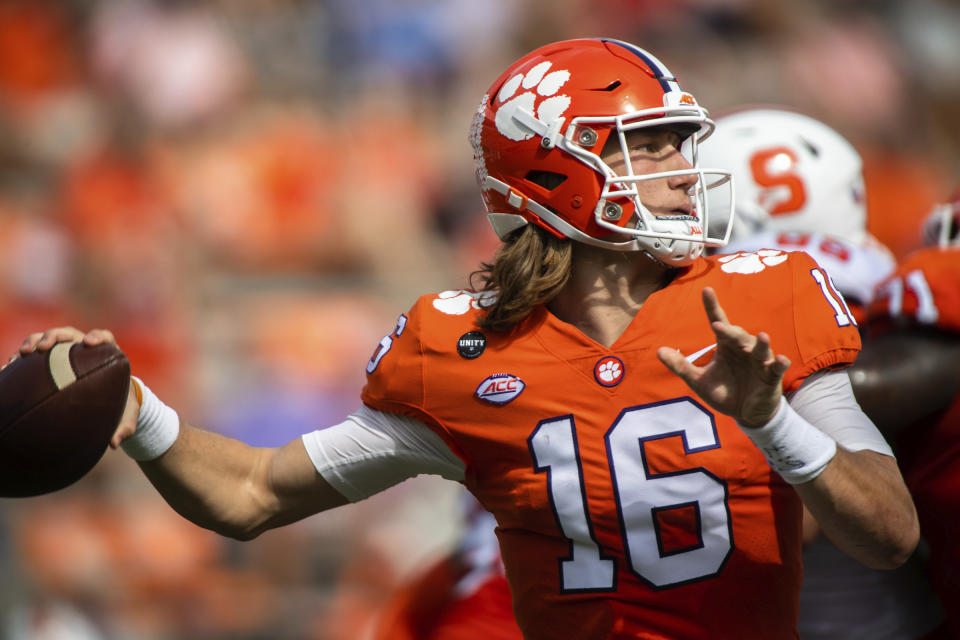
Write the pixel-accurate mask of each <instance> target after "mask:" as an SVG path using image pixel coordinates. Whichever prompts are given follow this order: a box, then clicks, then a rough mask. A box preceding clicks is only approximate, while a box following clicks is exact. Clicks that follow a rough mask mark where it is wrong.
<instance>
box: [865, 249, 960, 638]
mask: <svg viewBox="0 0 960 640" xmlns="http://www.w3.org/2000/svg"><path fill="white" fill-rule="evenodd" d="M868 320H869V321H870V322H871V325H872V326H873V325H876V326H878V327H881V328H882V327H884V326H886V325H888V324H890V323H891V321H894V320H899V321H904V320H905V321H907V322H908V323H910V324H912V325H914V326H920V327H923V326H927V327H931V328H936V329H939V330H941V331H944V332H950V333H960V248H957V247H953V248H947V249H939V248H929V249H922V250H920V251H918V252H916V253H914V254H911V255H910V256H908V257H907V259H906V260H904V262H903V263H902V264H901V265H900V267H899V268H898V269H897V271H896V272H895V273H894V274H893V275H892V276H891V277H890V278H888V279H887V280H886V281H885V282H883V283H882V284H881V285H880V287H879V288H878V297H877V298H876V300H875V301H874V303H873V304H872V305H871V306H870V315H869V318H868ZM897 458H898V460H899V462H900V465H901V467H902V468H903V473H904V479H905V480H906V482H907V486H908V487H909V488H910V492H911V493H912V494H913V497H914V502H915V503H916V507H917V514H918V516H919V518H920V530H921V531H922V532H923V536H924V539H925V540H926V542H927V543H928V544H929V548H930V562H929V571H930V575H931V578H932V582H933V584H934V587H935V588H936V590H937V594H938V595H939V596H940V600H941V603H942V604H943V607H944V610H945V611H946V612H947V614H948V617H949V618H950V621H949V622H950V624H951V625H952V633H953V634H954V635H955V636H956V635H960V582H958V580H957V567H960V545H958V544H957V531H958V530H960V397H957V398H954V400H953V402H952V404H951V405H950V406H949V407H947V408H946V409H944V410H942V411H937V412H935V413H933V414H932V415H930V416H928V417H927V418H925V419H923V420H921V421H920V422H919V423H918V424H914V425H910V426H909V427H907V428H906V429H904V431H903V435H902V436H901V437H900V438H899V440H898V442H897Z"/></svg>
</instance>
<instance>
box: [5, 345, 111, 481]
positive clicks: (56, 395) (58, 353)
mask: <svg viewBox="0 0 960 640" xmlns="http://www.w3.org/2000/svg"><path fill="white" fill-rule="evenodd" d="M129 386H130V362H129V361H128V360H127V357H126V356H125V355H124V354H123V352H122V351H120V349H118V348H117V347H116V346H114V345H111V344H100V345H96V346H93V347H88V346H86V345H84V344H82V343H79V342H77V343H69V342H61V343H59V344H57V345H55V346H54V347H53V348H52V349H50V350H49V351H44V352H33V353H30V354H28V355H26V356H22V357H20V358H18V359H16V360H14V361H13V362H12V363H10V365H9V366H7V367H6V368H5V369H3V371H0V497H6V498H12V497H26V496H35V495H40V494H43V493H50V492H51V491H57V490H58V489H62V488H64V487H66V486H68V485H70V484H73V483H74V482H76V481H77V480H79V479H80V478H81V477H83V476H84V475H85V474H86V473H87V472H88V471H90V470H91V469H92V468H93V467H94V465H96V464H97V462H98V461H99V460H100V458H101V457H102V456H103V453H104V451H106V449H107V445H108V444H109V442H110V438H111V436H112V435H113V432H114V431H115V430H116V428H117V425H118V424H119V422H120V417H121V416H122V414H123V409H124V407H125V406H126V401H127V391H128V390H129Z"/></svg>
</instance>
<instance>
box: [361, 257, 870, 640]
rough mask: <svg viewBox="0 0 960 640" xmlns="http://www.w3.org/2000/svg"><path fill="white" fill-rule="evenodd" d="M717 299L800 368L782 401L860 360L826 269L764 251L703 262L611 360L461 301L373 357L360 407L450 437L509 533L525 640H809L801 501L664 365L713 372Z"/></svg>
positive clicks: (544, 329) (435, 301) (503, 533)
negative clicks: (713, 303) (711, 318)
mask: <svg viewBox="0 0 960 640" xmlns="http://www.w3.org/2000/svg"><path fill="white" fill-rule="evenodd" d="M706 286H710V287H713V288H714V289H715V290H716V292H717V294H718V296H719V299H720V302H721V304H722V305H723V306H724V308H725V310H726V312H727V315H728V316H729V317H730V319H731V322H733V323H735V324H739V325H741V326H743V327H744V328H746V329H747V330H748V331H750V332H752V333H756V332H758V331H766V332H767V333H768V334H770V336H771V340H772V344H773V348H774V349H775V350H776V351H777V352H778V353H782V354H784V355H786V356H787V357H789V358H790V360H791V362H792V366H791V367H790V369H789V370H788V372H787V374H786V376H785V378H784V388H785V390H788V391H789V390H793V389H795V388H797V387H798V386H799V385H800V384H801V382H802V381H803V380H804V379H805V378H806V377H807V376H808V375H810V374H811V373H813V372H815V371H817V370H819V369H823V368H827V367H836V366H845V365H848V364H850V363H851V362H852V361H853V360H854V359H855V357H856V354H857V352H858V350H859V347H860V338H859V335H858V332H857V328H856V325H855V324H854V322H853V320H852V317H851V316H850V314H849V311H848V310H846V308H845V306H844V303H843V298H842V297H841V296H840V295H839V294H838V293H837V292H836V291H834V290H833V288H832V286H831V285H830V282H829V278H827V276H826V274H825V272H824V271H823V270H822V269H821V268H820V267H819V266H818V265H817V264H816V263H815V262H814V261H813V260H812V259H811V258H810V257H809V256H807V255H806V254H804V253H785V252H781V251H761V252H757V253H739V254H734V255H729V256H721V257H714V258H708V259H702V260H699V261H697V262H695V263H694V264H693V265H692V266H690V267H688V268H686V269H685V270H684V271H683V272H681V274H680V275H679V276H678V277H677V278H676V279H674V281H673V282H672V283H671V284H670V285H668V286H667V287H666V288H664V289H662V290H660V291H657V292H655V293H653V294H652V295H650V296H649V297H648V298H647V300H646V301H645V302H644V304H643V306H642V308H641V309H640V311H639V312H638V313H637V315H636V317H635V318H634V320H633V321H632V323H631V324H630V326H629V327H628V328H627V329H626V330H625V331H624V333H623V335H622V336H621V337H620V338H619V339H618V340H617V341H616V342H615V343H614V344H613V345H612V346H611V347H610V348H606V347H604V346H602V345H600V344H598V343H597V342H595V341H594V340H592V339H590V338H589V337H587V336H585V335H584V334H583V333H581V332H580V331H579V330H577V329H576V328H574V327H573V326H572V325H570V324H567V323H565V322H563V321H561V320H560V319H558V318H557V317H556V316H554V315H553V314H551V313H550V312H549V311H548V310H547V309H546V308H543V307H540V308H537V309H535V310H534V311H533V312H532V313H531V315H530V316H529V317H528V318H527V319H526V320H525V321H524V322H522V323H521V324H520V325H518V326H517V327H516V328H515V329H514V330H512V331H510V332H508V333H502V334H501V333H493V332H488V333H486V335H484V334H483V333H474V332H477V325H476V321H477V317H478V314H479V313H481V312H480V311H479V306H480V305H479V303H478V299H477V298H478V296H477V295H476V294H469V293H466V292H446V293H443V294H440V295H428V296H424V297H422V298H420V300H419V301H418V302H417V303H416V304H415V305H414V306H413V308H412V309H411V310H410V312H409V314H406V315H404V316H401V318H400V322H399V323H398V326H397V329H396V330H395V331H394V332H393V333H392V334H391V335H389V336H387V337H386V338H385V339H384V340H383V341H382V342H381V346H380V348H379V349H378V350H377V352H376V353H375V354H374V357H373V358H372V359H371V361H370V364H369V365H368V367H367V371H368V383H367V386H366V387H365V389H364V391H363V401H364V402H365V403H366V404H368V405H369V406H371V407H374V408H377V409H381V410H384V411H392V412H397V413H402V414H406V415H409V416H413V417H415V418H418V419H420V420H421V421H423V422H424V423H426V424H427V425H428V426H429V427H430V428H432V429H433V430H434V431H436V433H437V434H439V435H440V436H441V437H442V438H443V439H444V440H445V441H446V442H447V443H448V444H449V445H450V447H451V448H452V449H453V451H455V452H456V453H457V454H458V455H459V456H460V457H461V458H462V459H463V461H464V462H465V464H466V471H465V484H466V486H467V488H468V489H470V491H471V492H472V493H473V494H474V495H475V496H476V497H477V498H478V499H479V501H480V502H481V503H482V504H483V506H484V507H485V508H486V509H488V510H489V511H490V512H492V513H493V514H494V516H495V517H496V519H497V523H498V528H497V535H498V537H499V541H500V547H501V553H502V556H503V561H504V565H505V567H506V572H507V578H508V580H509V582H510V589H511V591H512V593H513V599H514V613H515V614H516V618H517V621H518V623H519V624H520V627H521V629H522V630H523V632H524V637H526V638H528V639H534V640H539V639H543V640H547V639H551V640H553V639H556V638H623V639H626V638H630V639H636V638H670V639H676V638H735V637H740V638H794V637H796V617H797V594H798V590H799V587H800V580H801V562H800V521H801V505H800V501H799V498H798V497H797V494H796V492H795V491H794V490H793V488H792V487H790V486H789V485H788V484H786V483H785V482H784V481H783V480H782V479H781V478H780V477H779V476H778V475H777V474H775V473H774V472H772V471H771V469H770V467H769V466H768V464H767V462H766V460H765V459H764V457H763V454H762V453H761V452H760V451H759V450H758V449H757V448H756V447H755V446H754V445H753V444H752V443H751V442H750V441H749V440H748V439H747V437H746V436H745V435H744V434H743V433H742V432H741V430H740V429H739V427H737V426H736V424H735V422H734V421H733V419H732V418H730V417H729V416H726V415H722V414H718V413H715V412H714V411H712V410H711V409H710V408H709V407H708V406H707V405H706V403H704V402H703V401H702V400H701V399H700V398H698V397H697V396H696V395H695V394H693V392H692V391H691V390H690V389H689V388H688V387H687V386H686V385H685V384H684V382H683V381H682V380H681V379H680V378H678V377H676V376H674V375H673V374H672V373H670V371H669V370H668V369H667V368H666V367H664V366H663V364H662V363H661V362H660V361H659V360H658V359H657V357H656V350H657V348H658V347H660V346H668V347H673V348H676V349H678V350H679V351H680V352H681V353H683V354H684V355H687V356H688V358H689V359H690V360H691V361H694V362H696V363H698V364H702V363H704V362H706V361H707V360H708V359H709V358H710V357H711V354H712V353H713V351H712V346H713V345H714V343H715V336H714V335H713V332H712V331H711V329H710V326H709V323H708V321H707V318H706V314H705V312H704V310H703V305H702V301H701V291H702V289H703V288H704V287H706Z"/></svg>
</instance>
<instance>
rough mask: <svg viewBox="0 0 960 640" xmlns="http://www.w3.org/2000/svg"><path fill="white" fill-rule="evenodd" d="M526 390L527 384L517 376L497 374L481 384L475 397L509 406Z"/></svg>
mask: <svg viewBox="0 0 960 640" xmlns="http://www.w3.org/2000/svg"><path fill="white" fill-rule="evenodd" d="M526 388H527V385H526V383H525V382H524V381H523V380H521V379H520V378H518V377H517V376H515V375H511V374H509V373H495V374H493V375H492V376H488V377H487V378H486V379H485V380H484V381H483V382H481V383H480V386H478V387H477V390H476V391H475V392H474V395H475V396H477V397H478V398H480V399H481V400H483V401H484V402H489V403H490V404H507V403H508V402H510V401H511V400H513V399H514V398H516V397H517V396H519V395H520V394H521V393H523V390H524V389H526Z"/></svg>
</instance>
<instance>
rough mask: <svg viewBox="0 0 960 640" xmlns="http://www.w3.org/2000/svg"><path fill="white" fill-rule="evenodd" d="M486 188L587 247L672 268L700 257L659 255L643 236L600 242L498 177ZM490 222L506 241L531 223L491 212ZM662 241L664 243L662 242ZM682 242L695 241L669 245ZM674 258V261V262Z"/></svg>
mask: <svg viewBox="0 0 960 640" xmlns="http://www.w3.org/2000/svg"><path fill="white" fill-rule="evenodd" d="M483 188H484V189H488V190H491V191H496V192H497V193H499V194H501V195H503V196H505V197H506V199H507V203H508V204H509V205H510V206H512V207H514V208H516V209H518V210H519V211H529V212H530V213H532V214H533V215H535V216H537V217H538V218H540V219H541V220H543V221H544V222H546V223H547V224H549V225H551V226H552V227H553V228H554V229H556V230H557V231H559V232H560V233H561V234H563V235H564V236H566V237H568V238H570V239H571V240H576V241H577V242H581V243H583V244H588V245H591V246H594V247H601V248H604V249H609V250H612V251H639V252H641V253H643V254H645V255H647V256H648V257H649V258H651V259H653V260H654V261H655V262H658V263H661V264H666V265H668V266H672V267H682V266H684V265H687V264H690V262H692V261H693V260H695V259H696V258H697V257H699V256H700V252H697V251H686V252H680V253H679V255H678V253H677V252H675V251H669V252H662V253H661V254H658V253H657V252H655V251H653V250H651V247H649V246H648V245H647V244H646V243H644V242H642V240H643V239H644V238H640V237H637V238H632V239H630V240H626V241H624V242H611V241H608V240H600V239H598V238H594V237H593V236H589V235H587V234H586V233H583V232H582V231H580V230H579V229H577V228H576V227H574V226H573V225H571V224H570V223H568V222H567V221H566V220H564V219H563V218H561V217H560V216H558V215H557V214H555V213H553V212H552V211H550V210H549V209H547V208H546V207H544V206H543V205H541V204H539V203H537V202H535V201H533V200H530V199H529V198H526V197H524V196H522V195H520V194H518V193H517V192H516V191H514V190H513V189H511V188H510V185H508V184H506V183H505V182H501V181H500V180H497V179H496V178H493V177H491V176H487V177H486V178H485V179H484V182H483ZM487 219H488V220H489V221H490V225H491V226H492V227H493V229H494V231H495V232H496V233H497V235H498V236H499V237H500V239H501V240H502V239H504V238H505V237H506V235H507V234H509V233H510V232H511V231H514V230H516V229H519V228H520V227H522V226H523V225H525V224H529V222H528V220H527V219H526V218H524V217H523V216H521V215H519V214H516V213H503V212H491V213H488V214H487ZM661 242H663V241H662V240H661ZM678 242H689V243H693V242H694V241H693V240H674V241H673V242H671V243H669V244H666V245H665V246H669V247H673V246H674V245H675V244H676V243H678ZM673 256H676V257H673ZM672 257H673V259H671V258H672Z"/></svg>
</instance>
